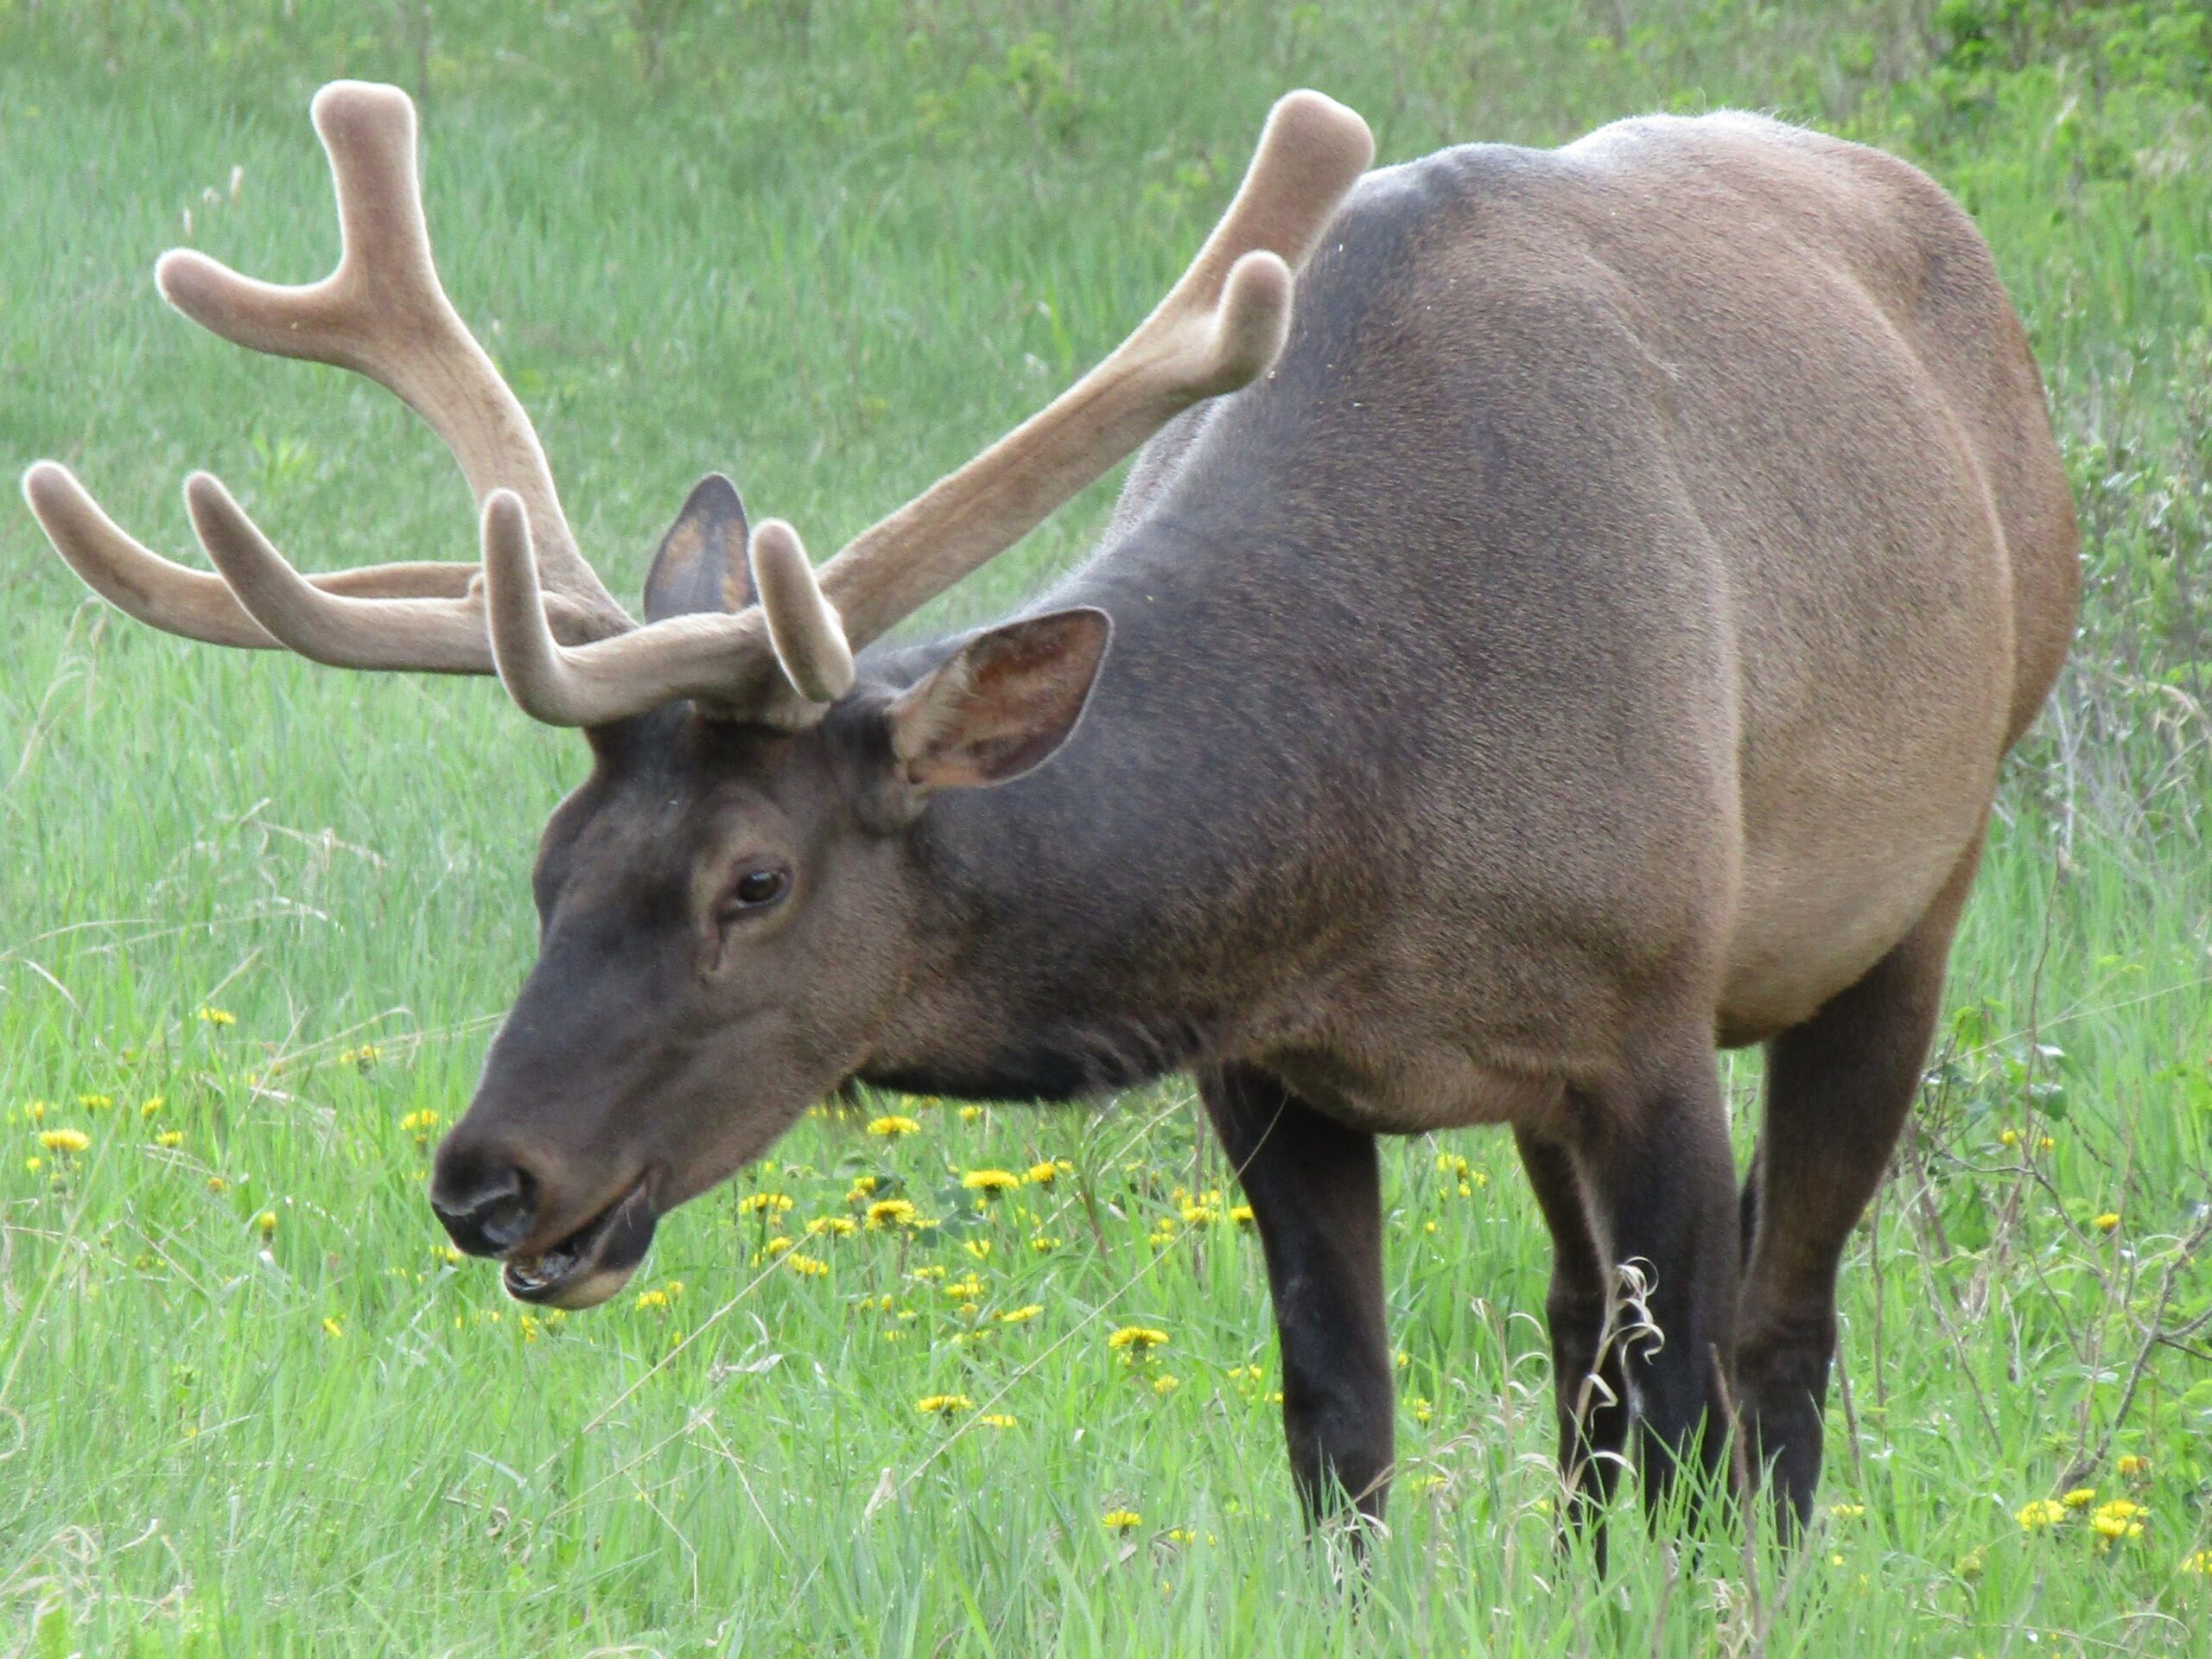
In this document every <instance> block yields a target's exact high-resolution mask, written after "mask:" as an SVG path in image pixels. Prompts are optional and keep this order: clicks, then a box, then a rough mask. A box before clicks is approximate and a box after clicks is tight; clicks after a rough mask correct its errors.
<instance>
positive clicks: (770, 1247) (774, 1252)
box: [760, 1233, 791, 1261]
mask: <svg viewBox="0 0 2212 1659" xmlns="http://www.w3.org/2000/svg"><path fill="white" fill-rule="evenodd" d="M788 1249H791V1240H789V1239H788V1238H785V1236H783V1235H782V1234H781V1233H778V1234H777V1235H776V1236H774V1237H773V1238H772V1239H770V1240H769V1241H768V1242H767V1243H766V1244H763V1245H762V1246H761V1247H760V1253H761V1254H762V1255H766V1257H767V1258H768V1259H769V1260H770V1261H773V1260H775V1258H776V1257H778V1256H779V1255H782V1254H783V1253H784V1252H785V1250H788Z"/></svg>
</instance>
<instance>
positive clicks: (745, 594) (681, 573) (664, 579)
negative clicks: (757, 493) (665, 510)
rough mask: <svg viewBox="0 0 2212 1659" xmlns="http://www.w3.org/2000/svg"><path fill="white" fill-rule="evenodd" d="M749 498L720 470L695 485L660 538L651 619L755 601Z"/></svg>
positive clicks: (648, 605)
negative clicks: (744, 499)
mask: <svg viewBox="0 0 2212 1659" xmlns="http://www.w3.org/2000/svg"><path fill="white" fill-rule="evenodd" d="M747 533H748V532H747V529H746V524H745V503H744V502H742V501H741V500H739V499H737V486H736V485H734V484H733V483H731V482H730V481H729V480H728V479H726V478H724V477H723V476H722V475H721V474H720V473H709V474H707V475H706V476H705V477H704V478H702V479H701V480H699V481H698V483H696V485H694V486H692V489H691V493H690V497H689V498H688V499H686V500H685V501H684V503H683V512H679V513H677V515H676V522H675V523H674V524H671V525H670V526H669V527H668V534H667V535H665V536H664V537H661V538H660V551H659V552H658V553H656V554H654V555H653V568H652V570H651V571H650V572H649V573H648V574H647V575H646V576H645V620H646V621H648V622H658V621H660V620H663V619H664V618H665V617H671V616H690V615H694V614H696V613H699V612H702V611H741V610H743V609H744V608H745V607H747V606H748V605H750V604H752V603H753V571H752V567H751V566H750V565H749V564H747V563H746V557H745V540H746V537H747Z"/></svg>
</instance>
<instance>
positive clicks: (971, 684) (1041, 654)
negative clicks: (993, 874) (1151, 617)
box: [890, 607, 1114, 804]
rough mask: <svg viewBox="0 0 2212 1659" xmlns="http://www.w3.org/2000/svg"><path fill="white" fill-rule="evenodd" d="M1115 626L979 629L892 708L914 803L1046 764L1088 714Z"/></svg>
mask: <svg viewBox="0 0 2212 1659" xmlns="http://www.w3.org/2000/svg"><path fill="white" fill-rule="evenodd" d="M1113 634H1114V624H1113V622H1112V620H1110V619H1109V617H1108V616H1107V614H1106V613H1105V612H1103V611H1101V610H1094V609H1091V608H1090V607H1084V609H1081V610H1073V611H1055V612H1053V613H1052V614H1051V615H1049V616H1032V617H1025V618H1024V619H1023V620H1020V621H1019V622H1008V623H1007V624H1006V625H1005V626H1001V627H996V628H993V629H991V630H990V632H988V633H979V634H977V635H976V637H975V638H974V639H970V640H969V641H968V642H967V643H966V644H965V645H962V646H961V647H960V649H959V650H957V651H956V652H953V653H952V655H951V656H950V658H947V659H946V660H945V661H944V663H942V664H938V667H937V668H935V669H934V670H932V671H931V672H930V673H929V674H928V675H927V676H926V677H924V678H923V679H922V680H921V681H919V682H918V683H916V684H915V685H913V686H912V687H911V688H909V689H908V690H906V691H904V692H902V693H901V694H900V695H899V698H898V699H897V701H895V702H893V704H892V705H891V714H890V723H891V753H892V755H893V758H894V760H895V762H896V764H897V766H898V767H899V773H900V777H901V781H903V782H904V783H905V785H906V788H907V790H908V791H909V794H910V798H911V799H912V801H913V802H915V803H916V804H918V803H919V802H920V801H921V800H922V799H923V798H925V797H927V796H928V795H929V794H930V793H931V792H932V791H936V790H940V789H969V788H975V787H977V786H980V785H989V784H1003V783H1005V782H1006V781H1007V779H1013V778H1019V777H1020V776H1021V774H1022V773H1024V772H1029V771H1032V770H1033V769H1035V768H1036V767H1038V766H1042V765H1044V764H1045V762H1046V760H1050V759H1051V758H1052V753H1053V751H1054V750H1056V749H1058V747H1060V745H1061V744H1063V743H1065V742H1066V741H1068V737H1069V735H1070V734H1071V733H1072V732H1073V731H1074V730H1075V728H1076V722H1077V721H1079V720H1081V719H1082V718H1083V710H1084V704H1086V703H1087V702H1089V701H1090V688H1091V687H1092V686H1093V685H1094V684H1096V683H1097V679H1098V665H1099V664H1100V663H1102V662H1103V661H1104V660H1105V657H1106V645H1107V643H1108V641H1109V640H1110V639H1112V638H1113Z"/></svg>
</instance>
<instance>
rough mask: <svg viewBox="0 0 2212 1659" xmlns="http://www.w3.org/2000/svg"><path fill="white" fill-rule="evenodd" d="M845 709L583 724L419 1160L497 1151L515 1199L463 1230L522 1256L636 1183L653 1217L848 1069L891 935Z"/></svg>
mask: <svg viewBox="0 0 2212 1659" xmlns="http://www.w3.org/2000/svg"><path fill="white" fill-rule="evenodd" d="M867 724H868V722H865V721H841V722H840V723H839V727H838V728H837V729H836V730H835V731H826V730H824V729H823V728H816V729H814V730H812V731H810V732H807V733H804V734H799V735H797V736H781V735H776V734H768V733H766V732H763V731H760V730H758V729H756V728H736V727H730V726H726V725H723V724H721V723H718V722H715V721H709V720H705V719H702V718H701V717H700V716H698V715H696V714H695V713H692V712H691V711H690V710H688V709H686V710H683V711H682V712H677V713H667V714H662V715H654V716H652V717H650V718H649V719H647V720H645V721H637V722H632V723H631V724H629V725H627V726H625V727H623V728H617V729H614V730H612V731H608V732H606V733H602V734H598V736H597V737H596V739H595V741H594V752H595V755H596V759H597V765H596V766H595V767H594V771H593V772H592V775H591V777H590V778H589V779H588V780H587V781H586V782H585V784H584V785H582V787H581V788H580V789H578V790H577V791H575V794H573V795H571V796H570V797H569V798H568V800H566V801H565V802H563V804H562V805H561V807H560V808H559V810H557V811H556V813H555V814H554V816H553V818H552V820H551V822H550V823H549V824H548V825H547V827H546V830H545V835H544V837H543V842H542V844H541V846H540V849H539V853H538V861H537V873H536V875H535V878H534V880H533V887H534V889H535V893H536V897H537V907H538V916H539V922H540V928H541V933H540V949H539V956H538V961H537V966H536V967H535V968H534V969H532V971H531V976H530V978H529V980H528V982H526V983H525V984H524V987H523V990H522V994H521V995H520V996H519V998H518V1000H517V1001H516V1004H515V1007H514V1010H513V1012H512V1014H510V1015H509V1016H508V1019H507V1021H506V1023H505V1027H503V1028H502V1029H501V1031H500V1033H499V1038H498V1039H497V1040H495V1041H494V1043H493V1046H492V1051H491V1054H490V1056H489V1058H488V1059H487V1060H486V1065H485V1071H484V1077H483V1080H482V1082H481V1084H480V1085H479V1087H478V1090H477V1094H476V1099H475V1102H474V1104H473V1105H472V1106H471V1108H470V1109H469V1112H468V1115H467V1117H466V1118H465V1119H464V1120H463V1121H462V1122H461V1125H460V1126H459V1127H458V1128H456V1129H455V1131H454V1135H453V1136H452V1137H451V1138H450V1139H449V1140H448V1143H447V1146H446V1147H444V1148H443V1149H442V1151H441V1154H440V1160H439V1172H438V1186H439V1188H440V1189H442V1190H443V1191H445V1192H454V1193H459V1192H463V1191H465V1190H467V1188H468V1187H469V1185H471V1183H472V1182H476V1181H480V1179H482V1177H483V1175H484V1173H486V1170H487V1168H489V1167H491V1166H505V1167H507V1168H510V1169H512V1171H514V1172H516V1174H517V1178H518V1181H519V1183H520V1186H521V1189H522V1190H521V1191H519V1192H518V1194H517V1196H518V1198H525V1199H527V1200H529V1202H528V1203H527V1204H526V1205H524V1206H523V1207H521V1208H518V1209H515V1210H512V1211H510V1212H506V1213H505V1215H504V1219H505V1227H506V1229H507V1230H508V1231H507V1232H503V1231H502V1230H500V1228H499V1225H498V1222H499V1219H500V1218H501V1217H499V1216H495V1217H493V1224H492V1225H490V1226H484V1227H480V1228H479V1229H478V1230H477V1231H478V1232H479V1234H480V1236H476V1237H473V1238H471V1237H464V1236H463V1234H464V1233H465V1232H466V1231H467V1228H466V1227H465V1226H464V1228H463V1229H462V1230H461V1231H459V1232H457V1233H456V1236H457V1237H462V1239H463V1242H464V1243H468V1244H472V1245H474V1246H475V1247H477V1248H486V1247H489V1248H490V1249H493V1250H496V1251H497V1252H498V1253H500V1254H503V1255H507V1256H508V1257H509V1258H510V1260H511V1261H518V1262H523V1263H525V1264H527V1263H528V1262H531V1260H532V1259H533V1258H534V1257H536V1256H537V1255H539V1254H540V1253H541V1252H543V1251H544V1250H546V1249H548V1248H549V1247H550V1246H552V1245H553V1244H555V1243H556V1242H557V1241H560V1240H563V1239H565V1238H568V1237H569V1236H571V1235H573V1234H574V1233H575V1232H576V1231H577V1230H578V1229H580V1228H582V1227H583V1226H584V1225H585V1224H587V1223H588V1222H589V1221H591V1220H592V1219H593V1218H594V1217H597V1216H598V1215H600V1214H601V1211H604V1210H606V1209H607V1207H608V1206H609V1205H613V1204H615V1203H617V1202H618V1201H619V1200H620V1199H622V1198H624V1197H625V1195H626V1194H628V1193H629V1192H632V1190H633V1189H634V1188H635V1187H637V1185H639V1183H640V1182H642V1183H644V1186H645V1194H646V1197H647V1198H648V1199H649V1202H650V1205H651V1209H652V1212H653V1213H654V1214H659V1213H664V1212H665V1211H668V1210H671V1209H673V1208H674V1207H675V1206H676V1205H679V1204H682V1203H683V1201H684V1200H686V1199H687V1198H691V1197H693V1196H694V1195H696V1193H698V1192H702V1191H704V1190H706V1189H707V1188H709V1187H710V1186H712V1185H715V1184H716V1183H717V1182H719V1181H721V1180H722V1179H724V1178H725V1177H727V1176H728V1175H729V1174H730V1173H732V1172H733V1171H734V1170H735V1169H736V1168H737V1167H738V1166H740V1165H741V1164H742V1163H744V1162H745V1161H746V1160H747V1159H749V1158H751V1157H753V1155H754V1154H757V1153H759V1152H760V1150H761V1149H762V1148H763V1147H766V1145H767V1144H768V1143H769V1142H770V1141H772V1140H774V1139H775V1137H776V1136H777V1135H780V1134H781V1133H782V1132H783V1130H784V1129H785V1128H786V1127H788V1126H789V1124H790V1123H791V1121H792V1120H793V1119H795V1118H796V1117H797V1116H798V1115H799V1113H800V1112H802V1111H803V1110H804V1109H805V1108H806V1107H807V1106H808V1105H809V1104H810V1103H813V1102H814V1101H817V1100H818V1099H820V1098H821V1097H822V1096H823V1095H824V1094H825V1093H826V1092H828V1091H829V1090H832V1089H834V1088H835V1087H836V1085H837V1084H839V1083H841V1082H842V1080H843V1079H844V1078H845V1077H847V1076H848V1075H849V1073H850V1072H851V1071H853V1070H854V1068H855V1065H857V1064H858V1063H859V1060H860V1058H861V1056H862V1055H863V1054H864V1053H865V1052H866V1049H867V1046H868V1036H869V1033H870V1032H871V1031H872V1029H873V1028H874V1026H875V1024H876V1023H877V1022H878V1021H879V1020H880V1018H881V1015H882V1011H883V1009H884V1007H885V1006H886V1004H887V1001H888V1000H889V999H890V997H891V996H892V995H893V993H894V991H895V988H896V987H897V984H898V982H899V976H900V974H901V972H902V970H903V963H902V962H901V961H900V960H899V955H898V952H899V940H900V939H901V938H903V937H905V930H903V929H901V928H900V926H899V925H898V924H899V902H900V893H901V892H902V886H901V883H900V881H899V879H898V867H899V859H900V844H899V839H898V837H897V836H891V835H887V834H885V833H883V829H882V825H881V822H880V817H878V819H877V821H876V823H875V825H874V827H871V826H870V824H869V823H868V822H867V819H868V812H867V810H866V809H867V806H868V804H869V803H868V799H867V798H868V795H869V793H870V791H871V790H872V789H873V790H874V791H876V792H878V793H880V785H881V783H882V781H883V779H882V778H881V777H880V775H879V773H878V770H877V768H876V766H871V765H870V763H869V759H868V757H866V756H864V755H862V754H861V753H858V752H857V751H856V749H855V745H854V744H853V743H852V742H851V741H850V740H851V738H852V737H853V736H854V735H855V728H856V727H865V726H866V725H867ZM874 727H875V729H876V730H877V731H878V732H879V733H880V730H881V725H880V720H879V721H876V722H875V723H874ZM878 760H879V764H880V756H879V757H878ZM525 1216H526V1217H527V1231H526V1232H524V1234H522V1236H520V1237H519V1238H517V1237H514V1236H510V1235H511V1232H512V1229H514V1228H515V1227H517V1226H518V1225H521V1224H524V1217H525ZM633 1243H634V1244H635V1246H636V1249H637V1251H638V1253H639V1254H640V1255H641V1254H642V1249H643V1244H644V1243H645V1240H644V1239H643V1238H639V1239H636V1240H634V1241H633ZM634 1265H635V1262H634V1260H632V1261H631V1262H613V1263H602V1264H601V1268H600V1271H599V1272H598V1273H597V1274H596V1275H595V1277H596V1280H597V1281H599V1282H596V1283H594V1286H593V1287H592V1288H594V1289H595V1290H598V1291H600V1292H601V1293H603V1294H612V1293H613V1290H614V1289H615V1288H616V1287H619V1285H620V1280H621V1277H622V1276H626V1275H625V1273H622V1272H617V1271H616V1269H624V1270H626V1268H629V1267H633V1266H634ZM511 1282H516V1283H518V1285H519V1284H526V1283H527V1280H526V1279H521V1280H518V1279H517V1277H516V1275H513V1274H511ZM600 1299H601V1298H600V1296H599V1295H592V1296H588V1297H585V1298H582V1300H600ZM563 1300H568V1298H567V1297H565V1296H564V1297H563Z"/></svg>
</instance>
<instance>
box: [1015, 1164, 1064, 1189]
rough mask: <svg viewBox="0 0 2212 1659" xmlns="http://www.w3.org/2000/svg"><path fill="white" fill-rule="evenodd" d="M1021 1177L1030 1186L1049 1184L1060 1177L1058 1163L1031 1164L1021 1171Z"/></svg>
mask: <svg viewBox="0 0 2212 1659" xmlns="http://www.w3.org/2000/svg"><path fill="white" fill-rule="evenodd" d="M1022 1176H1023V1179H1026V1180H1027V1181H1028V1183H1029V1184H1030V1185H1032V1186H1050V1185H1052V1183H1053V1182H1054V1181H1057V1180H1058V1179H1060V1166H1058V1164H1032V1165H1030V1166H1029V1167H1028V1168H1027V1169H1026V1170H1024V1171H1023V1172H1022Z"/></svg>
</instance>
